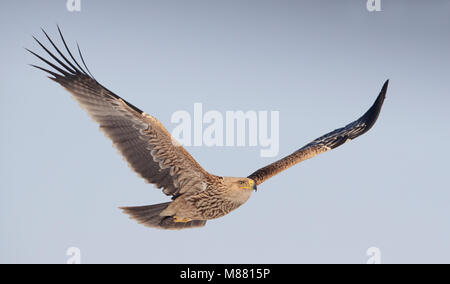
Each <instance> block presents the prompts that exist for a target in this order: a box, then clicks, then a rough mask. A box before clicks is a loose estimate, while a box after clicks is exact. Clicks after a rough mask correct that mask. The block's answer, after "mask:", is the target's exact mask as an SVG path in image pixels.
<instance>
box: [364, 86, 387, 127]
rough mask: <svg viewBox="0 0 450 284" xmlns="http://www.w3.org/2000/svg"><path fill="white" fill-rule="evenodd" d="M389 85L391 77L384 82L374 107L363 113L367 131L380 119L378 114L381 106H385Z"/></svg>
mask: <svg viewBox="0 0 450 284" xmlns="http://www.w3.org/2000/svg"><path fill="white" fill-rule="evenodd" d="M388 85H389V79H388V80H386V82H384V84H383V87H382V88H381V91H380V94H379V95H378V97H377V99H376V100H375V102H374V103H373V105H372V107H371V108H370V109H369V110H368V111H367V112H366V113H365V114H364V115H363V117H362V119H363V120H364V121H365V123H366V125H367V127H366V131H368V130H369V129H370V128H372V126H373V125H374V124H375V122H376V121H377V119H378V116H379V115H380V112H381V107H382V106H383V103H384V99H385V98H386V93H387V89H388Z"/></svg>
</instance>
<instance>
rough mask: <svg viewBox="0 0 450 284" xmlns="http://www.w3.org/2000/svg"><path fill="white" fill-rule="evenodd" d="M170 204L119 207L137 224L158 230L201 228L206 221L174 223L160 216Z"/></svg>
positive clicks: (171, 219) (169, 218) (169, 217)
mask: <svg viewBox="0 0 450 284" xmlns="http://www.w3.org/2000/svg"><path fill="white" fill-rule="evenodd" d="M169 204H170V202H166V203H160V204H154V205H146V206H136V207H120V209H122V211H123V213H125V214H128V215H129V216H130V218H131V219H135V220H136V221H137V222H138V223H139V224H142V225H144V226H147V227H151V228H158V229H175V230H176V229H178V230H180V229H186V228H195V227H202V226H204V225H205V224H206V220H192V221H189V222H174V219H173V216H161V215H160V213H161V212H162V211H163V210H164V209H166V208H167V206H169Z"/></svg>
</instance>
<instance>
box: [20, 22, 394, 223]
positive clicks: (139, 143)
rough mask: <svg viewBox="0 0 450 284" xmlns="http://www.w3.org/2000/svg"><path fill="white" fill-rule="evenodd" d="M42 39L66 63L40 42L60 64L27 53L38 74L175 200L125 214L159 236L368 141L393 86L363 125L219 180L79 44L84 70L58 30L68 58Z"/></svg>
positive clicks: (233, 206)
mask: <svg viewBox="0 0 450 284" xmlns="http://www.w3.org/2000/svg"><path fill="white" fill-rule="evenodd" d="M42 31H43V33H44V35H45V37H46V38H47V39H48V41H49V43H50V44H51V45H52V46H53V48H54V50H55V51H56V53H57V55H59V56H57V55H56V54H55V53H52V52H51V51H50V50H49V49H48V48H47V47H45V46H44V45H43V44H42V43H41V42H40V41H39V40H38V39H36V38H35V37H33V38H34V39H35V40H36V42H37V43H38V44H39V45H40V46H41V47H42V48H43V49H44V51H45V52H46V53H47V54H48V55H49V56H50V57H51V58H52V59H53V60H54V61H53V62H52V61H51V60H47V59H45V58H44V57H42V56H40V55H38V54H37V53H35V52H33V51H31V50H29V49H27V51H29V52H30V53H32V54H33V55H35V56H36V57H37V58H39V59H40V60H42V61H43V62H44V63H46V64H47V65H49V66H50V67H51V68H50V69H51V70H49V69H46V68H43V67H40V66H37V65H31V66H33V67H36V68H38V69H40V70H43V71H45V72H47V73H48V74H50V75H51V76H49V78H50V79H52V80H53V81H55V82H57V83H59V84H60V85H61V86H62V87H64V88H65V89H66V90H67V91H68V92H69V93H71V94H72V96H73V98H74V99H75V100H76V101H77V102H78V103H79V105H80V106H81V107H82V108H83V109H85V110H86V111H87V113H88V114H89V116H90V117H91V118H92V119H93V120H94V121H95V122H97V123H98V124H99V125H100V129H101V130H102V131H103V132H104V133H105V135H106V136H107V137H108V138H110V139H111V140H112V142H113V145H114V146H115V147H116V148H117V149H118V151H119V153H120V154H121V155H122V156H123V157H124V159H125V160H126V161H127V162H128V164H129V166H130V167H131V168H132V169H133V170H134V171H135V172H136V173H138V174H139V175H140V176H141V177H142V178H144V179H145V180H146V181H147V182H148V183H151V184H154V185H155V186H156V187H157V188H159V189H162V191H163V192H164V193H165V194H166V195H169V196H171V197H172V198H171V201H170V202H165V203H161V204H154V205H148V206H136V207H121V209H122V210H123V212H124V213H126V214H128V215H129V216H130V218H132V219H135V220H137V221H138V222H139V223H141V224H143V225H145V226H148V227H153V228H160V229H184V228H194V227H201V226H204V225H205V224H206V221H207V220H211V219H216V218H219V217H222V216H224V215H226V214H228V213H230V212H231V211H232V210H234V209H236V208H238V207H239V206H241V205H242V204H244V203H245V202H246V201H247V200H248V199H249V198H250V195H251V194H252V192H253V191H256V188H257V186H258V185H260V184H261V183H263V182H264V181H265V180H267V179H268V178H270V177H273V176H274V175H276V174H278V173H280V172H282V171H284V170H286V169H287V168H290V167H292V166H294V165H295V164H298V163H300V162H302V161H304V160H306V159H309V158H312V157H314V156H316V155H318V154H320V153H323V152H326V151H329V150H331V149H334V148H336V147H338V146H340V145H342V144H344V143H346V142H348V141H350V140H353V139H355V138H356V137H358V136H360V135H362V134H364V133H365V132H367V131H368V130H369V129H370V128H371V127H372V126H373V125H374V124H375V122H376V120H377V118H378V115H379V113H380V110H381V107H382V105H383V101H384V99H385V96H386V90H387V87H388V83H389V80H387V81H386V82H385V83H384V85H383V87H382V89H381V92H380V94H379V95H378V97H377V99H376V100H375V102H374V104H373V105H372V106H371V107H370V109H369V110H368V111H367V112H366V113H365V114H364V115H363V116H361V117H360V118H359V119H357V120H356V121H354V122H352V123H350V124H348V125H346V126H344V127H342V128H339V129H336V130H334V131H332V132H330V133H328V134H325V135H323V136H321V137H319V138H317V139H315V140H314V141H312V142H311V143H309V144H307V145H306V146H304V147H302V148H300V149H299V150H297V151H295V152H293V153H292V154H290V155H288V156H286V157H284V158H282V159H280V160H278V161H276V162H274V163H272V164H270V165H268V166H266V167H263V168H261V169H259V170H257V171H255V172H254V173H252V174H251V175H249V176H247V177H225V176H216V175H214V174H211V173H209V172H207V171H206V170H204V169H203V168H202V167H201V166H200V164H199V163H197V161H195V159H194V158H193V157H192V156H191V155H190V154H189V153H188V152H187V151H186V150H185V149H184V148H183V147H182V146H181V145H179V144H178V143H177V142H176V141H175V140H174V139H172V137H171V135H170V133H169V132H168V131H167V130H166V128H164V126H163V125H162V124H161V122H159V121H158V120H157V119H156V118H154V117H153V116H151V115H149V114H147V113H145V112H143V111H141V110H140V109H139V108H137V107H136V106H134V105H132V104H131V103H129V102H127V101H126V100H125V99H123V98H121V97H119V96H118V95H116V94H114V93H113V92H112V91H110V90H108V89H107V88H105V87H104V86H102V85H101V84H100V83H99V82H97V80H96V79H95V78H94V77H93V76H92V74H91V72H90V71H89V69H88V68H87V66H86V63H85V61H84V59H83V56H82V54H81V51H80V48H79V46H78V44H77V49H78V54H79V58H80V59H81V63H82V65H83V66H81V65H80V63H79V62H78V61H77V60H76V59H75V57H74V56H73V54H72V53H71V51H70V49H69V48H68V46H67V44H66V41H65V40H64V37H63V35H62V33H61V30H60V28H59V27H58V32H59V36H60V38H61V41H62V44H63V45H64V47H65V50H66V52H67V54H68V56H67V54H66V55H64V54H63V52H62V51H61V50H60V49H59V48H58V47H57V45H56V44H55V43H54V41H53V40H52V39H51V38H50V37H49V36H48V34H47V33H46V32H45V31H44V30H42ZM68 57H70V59H71V60H70V59H69V58H68ZM47 68H48V67H47Z"/></svg>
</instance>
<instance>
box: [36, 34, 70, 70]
mask: <svg viewBox="0 0 450 284" xmlns="http://www.w3.org/2000/svg"><path fill="white" fill-rule="evenodd" d="M33 38H34V40H35V41H36V42H37V43H38V44H39V45H40V46H41V47H42V49H44V50H45V52H47V53H48V55H50V56H51V57H52V58H53V59H55V60H56V62H58V63H59V64H60V65H61V66H62V67H64V68H65V69H66V70H67V71H68V72H69V73H75V70H72V69H71V68H70V67H69V66H67V65H66V64H64V63H63V62H62V61H61V60H59V58H58V57H56V56H55V55H54V54H53V53H51V52H50V51H49V50H48V49H47V48H46V47H45V46H44V45H43V44H42V43H41V42H40V41H39V40H38V39H37V38H36V37H34V36H33Z"/></svg>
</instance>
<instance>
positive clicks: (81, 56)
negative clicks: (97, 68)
mask: <svg viewBox="0 0 450 284" xmlns="http://www.w3.org/2000/svg"><path fill="white" fill-rule="evenodd" d="M77 48H78V54H80V58H81V62H83V65H84V67H86V70H87V71H88V73H89V75H91V77H92V78H93V79H94V80H95V78H94V76H93V75H92V73H91V71H89V68H88V67H87V65H86V63H85V62H84V58H83V54H81V50H80V46H79V45H78V42H77Z"/></svg>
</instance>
